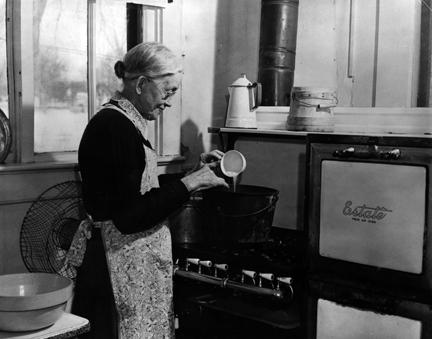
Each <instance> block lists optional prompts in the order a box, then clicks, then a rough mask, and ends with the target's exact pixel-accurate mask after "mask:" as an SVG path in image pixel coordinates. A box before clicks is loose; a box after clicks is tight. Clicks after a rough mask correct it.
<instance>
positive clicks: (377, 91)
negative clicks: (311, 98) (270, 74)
mask: <svg viewBox="0 0 432 339" xmlns="http://www.w3.org/2000/svg"><path fill="white" fill-rule="evenodd" d="M431 9H432V8H431V1H430V0H321V1H314V0H304V1H301V2H300V4H299V17H298V34H297V49H296V67H295V86H316V87H326V88H328V87H333V88H337V91H338V100H339V103H338V106H339V107H344V108H345V107H356V108H358V107H365V108H370V107H377V108H382V107H387V108H416V109H417V108H419V107H427V106H431V105H430V82H431V57H432V52H431V42H430V41H431V36H432V34H431V32H432V31H431ZM417 111H421V110H420V108H419V109H417ZM424 111H426V109H424ZM429 111H430V110H429Z"/></svg>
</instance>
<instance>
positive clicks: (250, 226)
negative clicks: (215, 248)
mask: <svg viewBox="0 0 432 339" xmlns="http://www.w3.org/2000/svg"><path fill="white" fill-rule="evenodd" d="M202 194H203V209H204V211H205V217H206V224H207V225H208V226H209V227H210V232H211V240H212V241H213V242H217V243H220V244H232V243H258V242H264V241H267V240H268V238H269V233H270V230H271V227H272V223H273V216H274V211H275V208H276V202H277V200H278V197H279V191H277V190H276V189H273V188H269V187H263V186H252V185H238V186H237V188H236V191H235V192H233V191H232V190H230V189H226V188H219V187H218V188H214V189H209V190H206V191H203V192H202Z"/></svg>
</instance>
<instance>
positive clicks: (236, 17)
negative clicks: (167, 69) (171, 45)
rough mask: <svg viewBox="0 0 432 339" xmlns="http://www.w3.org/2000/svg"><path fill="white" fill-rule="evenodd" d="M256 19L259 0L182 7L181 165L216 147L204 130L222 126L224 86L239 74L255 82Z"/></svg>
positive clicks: (193, 0)
mask: <svg viewBox="0 0 432 339" xmlns="http://www.w3.org/2000/svg"><path fill="white" fill-rule="evenodd" d="M260 16H261V1H260V0H236V1H231V0H218V1H213V0H212V1H200V0H187V1H184V2H183V38H184V46H183V50H184V69H185V74H184V77H183V84H182V86H183V89H182V90H183V98H182V100H183V102H182V105H183V116H182V119H183V125H182V144H183V145H184V146H185V147H187V148H188V151H187V152H186V153H185V155H186V156H187V161H186V164H185V166H188V165H190V164H191V163H194V162H195V160H196V159H197V158H198V155H199V154H200V153H201V152H203V151H204V150H207V151H208V150H210V149H213V148H216V147H218V140H217V139H216V138H215V136H214V135H211V134H209V133H207V128H208V127H209V126H218V127H223V126H224V124H225V110H226V99H225V95H226V94H227V87H228V86H229V85H230V84H231V83H232V82H233V81H234V80H236V79H237V78H238V77H240V74H241V73H245V74H246V75H247V77H248V79H249V80H250V81H256V80H257V77H258V48H259V29H260Z"/></svg>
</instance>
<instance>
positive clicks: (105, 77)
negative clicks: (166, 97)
mask: <svg viewBox="0 0 432 339" xmlns="http://www.w3.org/2000/svg"><path fill="white" fill-rule="evenodd" d="M96 41H97V43H96V93H97V98H96V105H101V104H103V103H105V102H107V101H108V100H109V98H110V97H111V96H112V94H113V93H114V92H115V91H116V90H118V89H120V87H121V80H120V79H118V78H117V77H116V75H115V74H114V64H115V63H116V61H117V60H122V59H123V55H124V53H125V52H126V2H124V1H123V0H120V1H119V0H100V1H98V2H97V10H96Z"/></svg>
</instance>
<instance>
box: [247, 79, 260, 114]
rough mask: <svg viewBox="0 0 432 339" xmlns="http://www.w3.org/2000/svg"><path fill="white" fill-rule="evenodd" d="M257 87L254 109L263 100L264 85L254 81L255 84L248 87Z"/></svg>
mask: <svg viewBox="0 0 432 339" xmlns="http://www.w3.org/2000/svg"><path fill="white" fill-rule="evenodd" d="M255 87H256V95H255V97H256V98H255V105H254V106H253V107H252V109H255V108H258V106H260V105H261V101H262V85H261V83H260V82H254V83H253V84H251V85H249V86H248V88H252V90H253V88H255Z"/></svg>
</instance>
